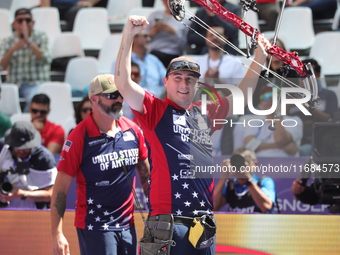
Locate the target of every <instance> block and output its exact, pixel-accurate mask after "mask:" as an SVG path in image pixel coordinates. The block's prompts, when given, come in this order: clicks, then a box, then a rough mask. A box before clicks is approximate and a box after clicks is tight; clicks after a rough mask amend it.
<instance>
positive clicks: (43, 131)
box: [30, 94, 65, 154]
mask: <svg viewBox="0 0 340 255" xmlns="http://www.w3.org/2000/svg"><path fill="white" fill-rule="evenodd" d="M49 112H50V98H49V97H48V96H47V95H46V94H37V95H35V96H34V97H33V99H32V102H31V105H30V113H31V121H32V123H33V125H34V127H35V128H36V129H37V130H38V131H39V132H40V135H41V137H42V145H44V146H45V147H46V148H47V149H48V150H49V151H50V152H52V153H53V154H57V153H60V152H61V148H62V146H63V144H64V139H65V131H64V129H63V128H62V127H61V126H59V125H57V124H55V123H52V122H50V121H48V120H47V115H48V114H49Z"/></svg>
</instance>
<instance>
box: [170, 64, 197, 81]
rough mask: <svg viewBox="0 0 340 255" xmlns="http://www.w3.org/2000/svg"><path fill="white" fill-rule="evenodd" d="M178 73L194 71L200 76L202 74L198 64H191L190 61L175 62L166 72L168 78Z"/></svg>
mask: <svg viewBox="0 0 340 255" xmlns="http://www.w3.org/2000/svg"><path fill="white" fill-rule="evenodd" d="M176 71H192V72H194V73H195V74H197V75H198V77H200V76H201V74H200V66H199V65H198V64H197V63H193V62H189V61H175V62H172V63H170V64H169V65H168V68H167V70H166V76H168V75H169V74H171V73H173V72H176Z"/></svg>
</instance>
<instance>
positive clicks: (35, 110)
mask: <svg viewBox="0 0 340 255" xmlns="http://www.w3.org/2000/svg"><path fill="white" fill-rule="evenodd" d="M31 111H32V112H33V113H34V114H37V113H40V114H41V115H46V114H47V111H46V110H38V109H31Z"/></svg>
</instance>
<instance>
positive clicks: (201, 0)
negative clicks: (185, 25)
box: [168, 0, 317, 105]
mask: <svg viewBox="0 0 340 255" xmlns="http://www.w3.org/2000/svg"><path fill="white" fill-rule="evenodd" d="M184 1H185V0H168V4H169V7H170V11H171V14H172V15H173V16H174V18H175V19H176V20H178V21H182V20H183V19H184V17H185V8H184ZM191 1H193V2H196V3H197V4H199V5H201V6H203V7H204V8H205V9H206V10H208V11H210V12H212V13H213V14H215V15H216V16H217V17H219V18H221V19H222V20H225V21H227V22H230V23H231V24H232V25H234V26H235V27H237V28H238V29H239V30H241V31H242V32H243V33H244V34H246V35H247V36H250V37H251V38H252V47H253V48H255V47H256V45H257V40H258V37H259V35H260V31H258V30H257V29H256V28H254V27H252V26H251V25H249V24H248V23H246V22H245V21H243V20H242V19H241V18H240V17H239V16H237V15H235V14H234V13H232V12H230V11H228V10H227V9H225V8H224V7H223V6H222V5H221V4H220V3H219V2H218V1H216V0H191ZM267 53H269V54H271V55H272V56H275V57H276V58H277V59H279V60H281V61H282V62H283V63H284V64H285V65H287V66H289V68H291V69H294V70H295V71H296V72H297V73H298V74H299V75H300V76H301V77H302V78H303V80H304V84H305V88H307V89H308V90H310V91H312V92H313V93H312V99H311V105H314V104H315V103H314V102H315V101H316V100H317V84H316V79H315V76H314V73H313V69H312V68H310V67H308V65H305V64H304V63H302V61H301V60H300V58H299V55H298V53H297V52H295V51H294V52H287V51H285V50H283V49H281V48H279V47H278V46H276V45H272V46H271V47H269V49H268V50H267ZM253 61H254V60H253ZM255 62H256V61H255ZM258 64H259V63H258ZM262 67H263V66H262ZM264 68H266V67H264ZM266 69H267V68H266ZM271 73H273V72H271ZM273 74H274V75H275V76H277V77H278V75H277V74H275V73H273ZM278 78H279V77H278ZM282 78H284V77H281V79H282ZM279 79H280V78H279ZM308 80H309V81H310V85H311V86H309V84H308V85H307V81H308ZM293 86H295V84H294V85H293ZM296 87H299V86H298V85H296Z"/></svg>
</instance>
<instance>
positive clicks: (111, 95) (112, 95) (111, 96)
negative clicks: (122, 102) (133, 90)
mask: <svg viewBox="0 0 340 255" xmlns="http://www.w3.org/2000/svg"><path fill="white" fill-rule="evenodd" d="M100 96H102V97H105V98H107V99H117V98H118V97H122V98H123V96H122V95H121V94H120V93H119V92H118V91H115V92H113V93H101V94H100Z"/></svg>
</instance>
